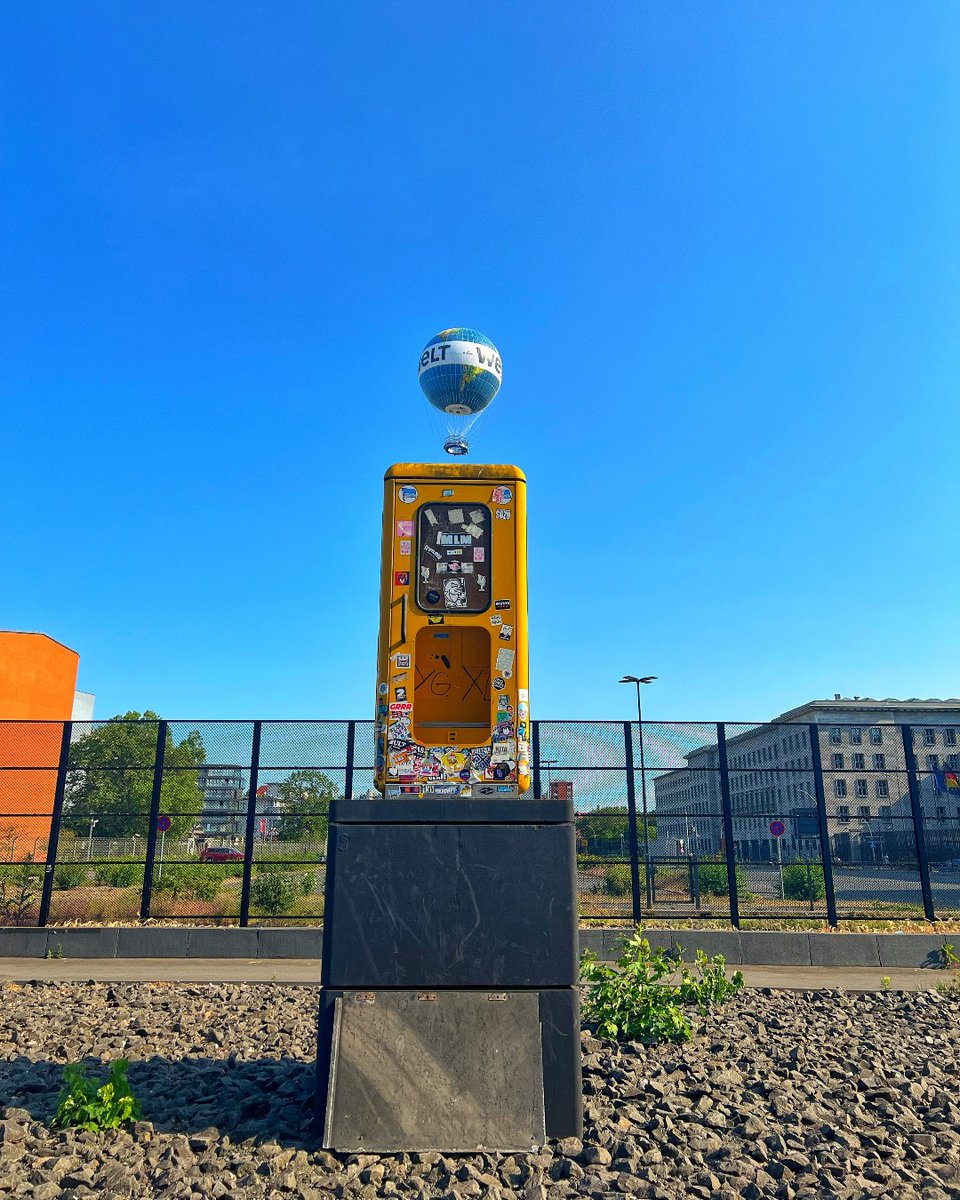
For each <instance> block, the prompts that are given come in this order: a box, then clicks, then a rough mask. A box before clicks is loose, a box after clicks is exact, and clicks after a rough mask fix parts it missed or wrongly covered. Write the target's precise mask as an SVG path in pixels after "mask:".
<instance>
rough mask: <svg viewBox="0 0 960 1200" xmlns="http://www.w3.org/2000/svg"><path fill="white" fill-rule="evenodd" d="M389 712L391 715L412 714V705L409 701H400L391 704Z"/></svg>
mask: <svg viewBox="0 0 960 1200" xmlns="http://www.w3.org/2000/svg"><path fill="white" fill-rule="evenodd" d="M390 711H391V713H411V712H413V705H412V704H411V703H410V701H409V700H401V701H399V702H398V703H395V704H391V705H390Z"/></svg>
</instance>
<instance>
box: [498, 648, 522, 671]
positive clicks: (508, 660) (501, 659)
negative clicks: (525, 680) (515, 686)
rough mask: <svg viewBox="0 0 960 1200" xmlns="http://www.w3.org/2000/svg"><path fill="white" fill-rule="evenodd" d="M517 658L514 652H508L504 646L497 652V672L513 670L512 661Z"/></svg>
mask: <svg viewBox="0 0 960 1200" xmlns="http://www.w3.org/2000/svg"><path fill="white" fill-rule="evenodd" d="M516 657H517V652H516V650H508V649H507V648H506V646H504V647H503V648H502V649H500V650H498V651H497V670H498V671H500V672H501V673H502V672H503V671H512V670H513V660H514V659H515V658H516Z"/></svg>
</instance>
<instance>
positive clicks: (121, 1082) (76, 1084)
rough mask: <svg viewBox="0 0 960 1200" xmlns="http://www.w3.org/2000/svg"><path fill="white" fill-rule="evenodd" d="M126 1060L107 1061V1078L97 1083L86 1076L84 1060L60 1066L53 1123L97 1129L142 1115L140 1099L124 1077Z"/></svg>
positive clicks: (115, 1126)
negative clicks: (58, 1090) (60, 1082)
mask: <svg viewBox="0 0 960 1200" xmlns="http://www.w3.org/2000/svg"><path fill="white" fill-rule="evenodd" d="M128 1066H129V1063H128V1062H127V1060H126V1059H125V1058H118V1059H115V1060H114V1062H112V1063H111V1064H110V1075H109V1078H108V1079H107V1082H106V1083H104V1084H102V1085H100V1086H99V1087H98V1086H97V1083H96V1081H95V1080H92V1079H90V1078H88V1076H87V1072H86V1068H85V1067H84V1065H83V1063H68V1064H67V1065H66V1066H65V1067H64V1068H63V1087H62V1089H61V1091H60V1095H59V1096H58V1097H57V1111H56V1115H55V1116H54V1118H53V1124H54V1125H57V1126H59V1127H60V1128H62V1129H65V1128H67V1127H68V1126H75V1127H77V1128H80V1129H89V1130H90V1131H91V1132H93V1133H96V1132H98V1130H101V1129H117V1128H118V1127H119V1126H120V1125H125V1124H127V1123H128V1122H131V1121H138V1120H140V1118H141V1117H142V1116H143V1112H142V1110H141V1108H140V1101H139V1100H138V1099H137V1098H136V1096H134V1094H133V1092H132V1091H131V1089H130V1084H129V1082H128V1080H127V1068H128Z"/></svg>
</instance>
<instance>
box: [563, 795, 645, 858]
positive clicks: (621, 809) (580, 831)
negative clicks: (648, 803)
mask: <svg viewBox="0 0 960 1200" xmlns="http://www.w3.org/2000/svg"><path fill="white" fill-rule="evenodd" d="M647 826H648V828H649V830H650V837H651V838H655V837H656V836H657V825H656V821H655V819H654V818H653V817H648V818H647ZM637 838H638V839H639V841H640V842H642V841H643V817H642V816H640V815H638V817H637ZM621 839H623V841H622V844H623V846H624V848H625V849H626V847H628V846H629V845H630V818H629V816H628V814H627V809H626V806H625V805H616V804H608V805H606V806H604V807H602V808H595V809H592V810H591V811H590V812H586V813H580V814H578V816H577V844H578V847H579V849H580V851H581V852H587V850H588V848H589V852H590V853H596V852H598V851H600V850H602V845H598V843H603V842H610V843H612V847H611V848H612V849H614V850H615V851H616V852H617V853H619V849H620V845H621Z"/></svg>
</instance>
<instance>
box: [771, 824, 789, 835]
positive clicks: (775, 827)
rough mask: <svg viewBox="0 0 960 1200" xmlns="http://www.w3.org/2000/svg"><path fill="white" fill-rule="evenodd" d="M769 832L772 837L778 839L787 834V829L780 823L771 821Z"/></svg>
mask: <svg viewBox="0 0 960 1200" xmlns="http://www.w3.org/2000/svg"><path fill="white" fill-rule="evenodd" d="M770 832H771V833H772V834H773V836H774V837H776V838H780V837H783V835H784V834H785V833H786V832H787V827H786V825H784V823H783V822H782V821H771V822H770Z"/></svg>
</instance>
